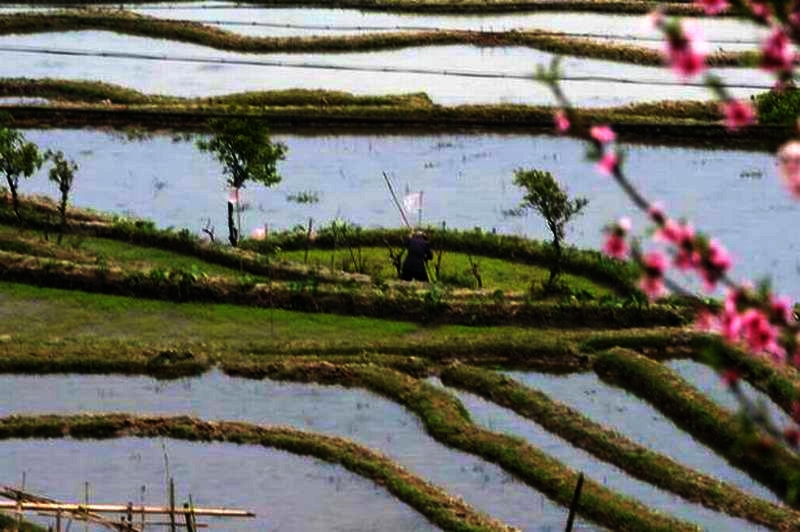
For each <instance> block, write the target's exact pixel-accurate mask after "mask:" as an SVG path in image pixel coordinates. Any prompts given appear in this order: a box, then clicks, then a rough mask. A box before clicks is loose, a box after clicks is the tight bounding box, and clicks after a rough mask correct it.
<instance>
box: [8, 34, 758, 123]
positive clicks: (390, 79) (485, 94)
mask: <svg viewBox="0 0 800 532" xmlns="http://www.w3.org/2000/svg"><path fill="white" fill-rule="evenodd" d="M20 49H25V50H36V53H30V52H29V51H19V50H20ZM0 50H3V52H2V54H3V58H4V61H3V62H2V63H0V76H1V77H20V76H24V77H30V78H61V79H79V80H101V81H105V82H108V83H115V84H119V85H124V86H126V87H130V88H133V89H137V90H140V91H143V92H147V93H158V94H170V95H175V96H187V97H189V96H212V95H221V94H229V93H232V92H242V91H252V90H279V89H291V88H304V89H328V90H343V91H348V92H353V93H356V94H397V93H406V92H420V91H424V92H426V93H428V94H429V95H430V97H431V98H432V99H433V101H435V102H436V103H440V104H443V105H456V104H465V103H475V104H478V103H500V102H508V103H529V104H553V103H554V99H553V96H552V95H551V93H550V92H549V90H548V89H547V88H546V87H545V86H543V85H542V84H540V83H538V82H536V81H534V80H533V79H532V78H533V74H534V72H535V70H536V67H537V65H547V64H549V63H550V61H551V59H552V57H553V56H552V54H548V53H545V52H540V51H538V50H534V49H530V48H523V47H509V48H478V47H474V46H464V45H458V46H435V47H418V48H404V49H400V50H389V51H378V52H363V53H341V54H330V53H328V54H269V55H259V54H241V53H233V52H224V51H219V50H213V49H211V48H206V47H202V46H198V45H193V44H186V43H180V42H174V41H166V40H158V39H149V38H144V37H131V36H127V35H117V34H114V33H111V32H102V31H77V32H64V33H48V34H36V35H9V36H3V37H0ZM43 50H56V51H60V52H90V53H101V52H102V53H109V54H118V53H123V54H145V55H147V56H149V57H150V58H151V59H142V58H130V57H99V56H88V57H86V56H73V55H50V54H43V53H41V51H43ZM164 58H168V59H169V60H164ZM198 61H199V62H198ZM208 61H211V62H208ZM219 61H227V63H219ZM242 61H245V62H250V63H251V62H257V63H259V64H239V63H237V62H242ZM231 62H233V63H231ZM289 64H291V65H294V66H291V67H290V66H286V65H289ZM274 65H283V66H274ZM310 65H313V66H315V67H316V68H310V67H309V66H310ZM353 69H356V70H353ZM358 69H371V70H370V71H363V70H358ZM383 69H390V70H396V69H401V70H409V69H412V70H415V71H416V72H392V71H383ZM563 69H564V72H565V75H566V76H567V78H569V77H581V78H585V77H589V78H591V79H589V80H585V79H581V80H566V81H564V82H563V89H564V91H565V92H566V94H567V95H568V96H569V97H570V99H571V100H572V101H573V103H575V104H576V105H580V106H590V107H596V106H611V105H621V104H625V103H631V102H637V101H655V100H665V99H671V100H685V99H691V100H698V99H710V98H712V97H713V95H712V94H711V93H710V92H709V91H708V89H706V88H705V87H703V86H702V84H701V86H688V85H683V84H681V83H680V81H679V80H677V79H676V78H675V76H674V75H673V74H672V72H670V71H669V70H668V69H665V68H662V67H644V66H637V65H629V64H622V63H614V62H610V61H598V60H594V59H579V58H566V59H565V60H564V62H563ZM420 71H421V72H423V73H420ZM445 71H447V72H450V73H453V72H457V73H461V74H464V73H466V74H470V76H468V77H464V76H460V75H459V76H455V75H444V74H443V72H445ZM717 73H718V74H719V75H720V76H721V77H722V79H723V81H724V82H725V83H727V84H728V85H731V87H730V90H731V94H732V95H734V96H737V97H748V96H750V95H753V94H756V93H758V92H763V91H764V90H766V89H768V88H769V87H771V86H772V84H773V83H774V80H773V79H772V78H771V77H770V76H769V75H767V74H766V73H764V72H761V71H759V70H756V69H721V70H718V71H717ZM475 75H478V76H485V75H493V76H496V75H501V76H506V77H501V78H496V77H492V78H487V77H475ZM598 77H600V79H599V80H598V79H597V78H598ZM616 80H633V81H635V82H637V84H632V83H627V82H618V81H616ZM639 82H644V84H638V83H639ZM658 83H662V85H659V84H658ZM663 83H668V84H667V85H663ZM676 83H677V84H676Z"/></svg>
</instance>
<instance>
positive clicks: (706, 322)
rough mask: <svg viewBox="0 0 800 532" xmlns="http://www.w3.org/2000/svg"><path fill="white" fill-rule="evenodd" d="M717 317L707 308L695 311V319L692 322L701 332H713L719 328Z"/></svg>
mask: <svg viewBox="0 0 800 532" xmlns="http://www.w3.org/2000/svg"><path fill="white" fill-rule="evenodd" d="M719 326H720V324H719V318H717V316H716V315H715V314H714V313H712V312H709V311H708V310H705V309H703V310H701V311H700V312H698V313H697V320H695V322H694V328H695V329H697V330H698V331H703V332H714V331H717V330H718V329H719Z"/></svg>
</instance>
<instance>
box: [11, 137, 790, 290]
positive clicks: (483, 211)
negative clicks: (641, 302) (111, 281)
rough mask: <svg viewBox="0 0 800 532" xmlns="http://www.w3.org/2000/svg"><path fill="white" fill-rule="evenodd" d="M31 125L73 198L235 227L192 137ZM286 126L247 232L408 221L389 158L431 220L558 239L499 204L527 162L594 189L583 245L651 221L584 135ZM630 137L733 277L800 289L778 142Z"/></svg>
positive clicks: (646, 183) (629, 164)
mask: <svg viewBox="0 0 800 532" xmlns="http://www.w3.org/2000/svg"><path fill="white" fill-rule="evenodd" d="M27 136H28V138H30V139H31V140H33V141H35V142H37V143H39V144H40V146H42V147H43V148H51V149H59V150H63V151H64V152H65V153H66V154H67V155H68V156H70V157H73V158H75V159H76V161H77V162H78V164H79V165H80V170H79V172H78V174H77V177H76V181H75V185H74V197H72V198H71V199H73V200H74V203H75V204H76V205H78V206H84V207H92V208H95V209H98V210H101V211H109V212H115V213H132V214H135V215H137V216H142V217H146V218H150V219H153V220H154V221H155V222H156V223H157V224H158V225H159V226H162V227H166V226H175V227H187V228H189V229H191V230H193V231H195V232H198V233H199V230H200V227H202V219H203V218H206V217H210V218H211V220H212V223H213V224H214V225H215V226H216V227H217V230H218V232H219V231H221V230H222V229H223V228H224V227H225V223H226V220H225V200H226V198H227V193H226V192H225V190H224V187H223V178H222V172H221V168H220V166H219V164H218V163H217V162H216V161H215V160H213V159H212V158H211V157H210V156H209V155H208V154H204V153H201V152H199V151H198V150H197V149H196V148H195V147H194V146H193V145H192V144H190V143H177V144H176V143H173V142H172V141H171V139H170V138H169V137H161V136H157V137H154V138H153V139H152V140H147V141H144V142H128V143H126V142H125V141H124V140H120V139H119V138H115V137H112V136H110V135H108V134H106V133H102V132H97V131H74V130H69V131H65V130H46V131H29V132H28V133H27ZM276 138H277V139H278V140H281V141H283V142H285V143H287V145H288V147H289V151H288V155H287V159H286V161H284V162H282V163H280V164H279V170H280V172H281V174H282V175H283V176H284V180H283V182H282V183H281V184H280V185H278V186H276V187H275V188H273V189H265V188H263V187H257V186H251V187H248V188H247V189H245V191H244V192H243V196H244V199H245V201H246V202H248V203H249V205H250V210H248V211H247V212H245V215H244V225H245V230H246V234H249V233H250V231H252V230H253V229H254V228H255V227H257V226H259V225H262V224H265V223H266V224H269V226H270V228H286V227H292V226H293V225H295V224H302V223H307V222H308V217H313V218H314V223H315V225H316V226H319V225H320V224H327V223H329V222H330V221H331V220H332V219H333V218H335V217H340V218H343V219H346V220H349V221H351V222H354V223H356V224H359V225H362V226H366V227H374V226H391V227H397V226H399V225H400V223H401V221H400V219H399V217H398V215H397V213H396V209H395V207H394V206H393V204H392V202H391V199H390V197H389V195H388V194H387V191H386V185H385V183H384V181H383V179H382V177H381V173H382V172H384V171H385V172H388V173H389V174H390V175H392V176H394V178H395V181H396V183H397V185H398V187H399V189H400V191H401V192H402V191H404V190H405V189H406V188H408V189H409V190H424V192H425V194H424V206H423V220H424V222H425V223H431V224H440V223H441V222H442V221H446V222H447V225H448V227H453V228H460V229H472V228H474V227H481V228H483V229H484V230H486V231H488V230H490V229H492V228H496V229H497V230H498V231H499V232H501V233H524V234H527V235H529V236H531V237H534V238H542V239H547V238H550V237H549V234H548V233H547V229H546V227H545V225H544V223H543V222H542V221H541V220H540V219H538V218H537V217H536V216H535V215H531V216H529V217H527V218H521V219H520V218H504V217H503V214H502V211H503V209H508V208H510V207H512V206H515V205H516V204H517V203H518V202H519V200H520V199H521V194H520V192H519V189H518V188H517V187H515V186H514V185H513V184H512V183H511V180H512V177H513V172H514V170H515V169H517V168H537V169H541V170H547V171H550V172H552V173H553V175H554V176H555V177H556V178H557V179H558V180H559V181H560V182H561V183H563V185H564V186H565V187H566V188H567V189H568V191H569V193H570V194H571V195H576V196H585V197H587V198H589V200H590V203H589V205H588V207H587V208H586V210H585V213H584V214H583V215H582V216H580V217H579V218H577V219H576V220H575V221H574V222H573V223H572V224H571V225H570V227H569V228H568V231H567V241H568V242H570V243H572V244H574V245H578V246H582V247H591V248H595V249H596V248H599V247H600V245H601V243H602V236H603V235H602V233H601V230H600V228H601V227H603V226H604V225H605V224H607V223H608V222H609V221H611V220H613V219H615V218H617V217H620V216H624V215H629V216H631V215H632V218H633V221H634V230H636V231H641V230H643V229H644V226H645V222H646V220H644V217H641V216H639V215H638V213H636V212H635V211H634V210H633V208H632V206H631V204H630V202H629V201H628V200H627V198H626V197H625V196H624V195H623V194H622V193H621V192H620V190H619V189H618V187H616V186H614V185H613V184H612V183H611V182H610V181H609V180H608V178H606V177H604V176H601V175H599V174H598V173H596V172H595V170H594V168H593V167H592V165H591V163H589V162H587V161H586V160H585V158H584V154H585V147H584V145H583V144H582V143H581V142H579V141H576V140H573V139H567V138H553V137H546V136H534V135H485V134H476V135H420V136H414V137H410V136H409V137H397V136H395V137H392V136H379V135H341V136H315V137H307V136H302V137H301V136H294V135H276ZM626 150H627V159H626V169H627V170H628V172H629V175H630V176H631V177H632V179H633V180H634V181H635V182H636V183H637V184H638V185H639V186H640V187H641V189H642V191H643V192H644V193H645V195H647V196H648V197H651V198H653V199H654V200H657V201H661V202H662V203H663V204H664V205H665V207H666V208H667V209H668V210H672V211H673V214H674V215H675V216H676V217H686V218H687V219H689V220H691V221H692V222H693V223H694V224H695V226H696V227H698V228H700V229H702V230H704V231H706V232H708V233H709V234H711V235H713V236H715V237H717V238H719V239H720V240H721V242H723V244H725V245H726V246H727V247H728V248H729V249H730V251H731V253H732V255H733V258H734V278H737V279H738V278H743V277H746V278H751V279H755V278H758V277H760V276H762V275H764V274H767V273H769V274H770V275H772V277H773V281H774V282H775V286H776V287H778V290H779V291H780V292H785V293H786V294H787V295H789V296H790V297H792V298H793V299H794V300H798V299H800V276H798V268H800V261H798V259H797V249H798V248H797V243H796V242H795V241H794V240H793V239H792V238H791V236H790V235H791V232H788V233H787V231H786V228H787V227H793V226H794V224H795V221H796V219H797V214H798V209H799V208H800V207H798V205H797V203H796V202H794V201H793V200H792V199H791V198H790V197H789V196H788V195H787V194H786V193H785V192H784V190H783V188H782V186H781V185H780V182H779V179H778V177H777V174H776V171H775V166H774V161H773V158H772V156H771V155H769V154H763V153H748V152H738V151H713V152H709V151H704V150H700V149H684V148H666V147H644V146H627V147H626ZM156 184H157V185H158V186H156ZM301 190H311V191H316V192H318V193H319V196H320V202H319V203H317V204H314V205H304V206H300V205H297V204H295V203H290V202H288V201H287V200H286V197H287V196H288V195H289V194H291V193H293V192H297V191H301ZM22 191H23V192H25V193H30V192H35V193H44V194H48V195H50V196H52V197H54V198H55V197H57V190H56V189H55V188H54V187H53V186H52V184H51V183H50V182H49V181H48V180H47V176H46V169H43V170H42V171H40V172H39V174H37V175H36V176H35V177H34V178H32V179H30V180H27V181H26V182H25V183H24V184H23V185H22ZM787 235H788V236H787ZM775 242H781V243H783V245H781V246H776V245H775ZM678 280H681V279H680V278H678Z"/></svg>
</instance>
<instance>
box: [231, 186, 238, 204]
mask: <svg viewBox="0 0 800 532" xmlns="http://www.w3.org/2000/svg"><path fill="white" fill-rule="evenodd" d="M239 190H240V189H238V188H233V187H232V188H231V189H230V190H229V191H228V203H233V204H234V205H236V204H237V203H239Z"/></svg>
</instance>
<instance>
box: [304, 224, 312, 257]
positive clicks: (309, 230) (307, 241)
mask: <svg viewBox="0 0 800 532" xmlns="http://www.w3.org/2000/svg"><path fill="white" fill-rule="evenodd" d="M313 228H314V218H309V219H308V232H307V233H306V255H305V257H304V258H303V264H308V248H310V247H311V231H313Z"/></svg>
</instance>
